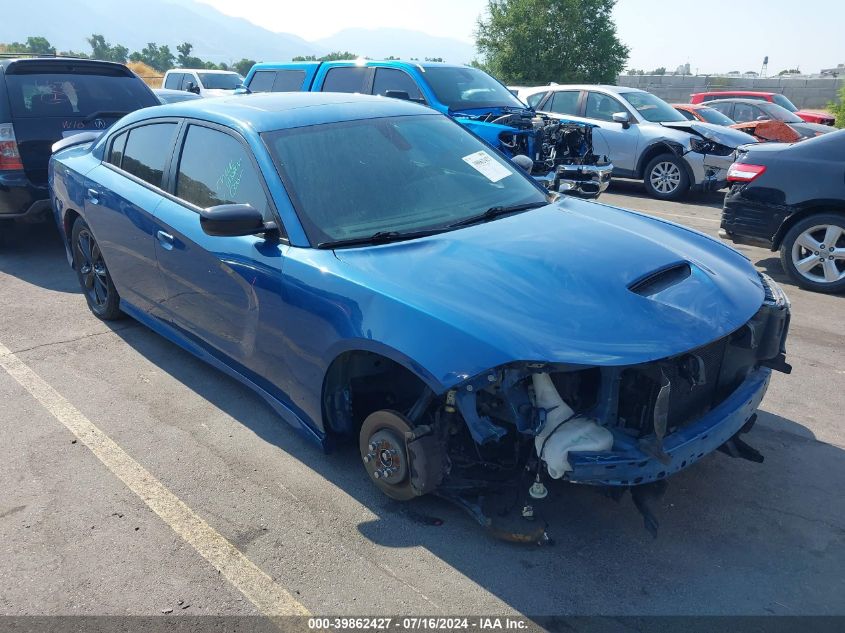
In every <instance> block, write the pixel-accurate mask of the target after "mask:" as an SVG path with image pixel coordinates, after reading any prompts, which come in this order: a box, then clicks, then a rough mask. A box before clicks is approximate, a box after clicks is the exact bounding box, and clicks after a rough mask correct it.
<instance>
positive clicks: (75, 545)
mask: <svg viewBox="0 0 845 633" xmlns="http://www.w3.org/2000/svg"><path fill="white" fill-rule="evenodd" d="M602 202H604V203H606V204H613V205H619V206H623V207H629V208H633V209H637V210H640V211H643V212H646V213H649V214H652V215H655V216H657V217H661V218H665V219H667V220H670V221H673V222H678V223H680V224H684V225H687V226H690V227H692V228H695V229H698V230H700V231H703V232H705V233H708V234H711V235H715V234H716V232H717V230H718V226H719V222H718V218H719V213H720V207H721V195H720V194H698V195H694V196H692V197H691V198H690V199H688V200H687V201H685V202H681V203H672V202H657V201H654V200H652V199H650V198H648V197H646V196H645V194H644V193H643V192H642V187H641V185H639V184H634V183H625V182H620V183H614V185H613V186H612V188H611V190H610V191H609V192H608V193H607V194H606V195H604V196H603V198H602ZM742 251H743V252H744V253H745V254H746V255H747V256H748V257H749V258H751V260H752V261H753V262H754V263H755V265H756V266H757V267H758V268H759V269H760V270H763V271H765V272H767V273H768V274H770V275H771V276H772V277H774V278H775V279H776V280H777V281H779V282H780V283H782V284H783V285H784V287H785V289H786V290H787V293H788V294H789V296H790V298H791V300H792V304H793V317H792V327H791V333H790V338H789V350H788V351H789V354H788V360H789V362H791V363H792V365H793V366H794V372H793V374H792V375H791V376H785V375H782V374H777V373H776V374H775V375H774V377H773V380H772V384H771V387H770V389H769V393H768V395H767V397H766V399H765V400H764V401H763V405H762V408H761V412H760V417H759V422H758V424H757V426H756V427H755V429H754V430H753V431H752V432H751V433H750V434H749V435H748V436H747V441H748V442H749V443H750V444H751V445H753V446H754V447H755V448H757V449H759V450H760V451H761V452H762V453H763V454H764V455H765V457H766V461H765V462H764V463H763V464H754V463H751V462H748V461H743V460H738V459H731V458H729V457H727V456H725V455H722V454H714V455H711V456H709V457H707V458H705V459H704V460H702V462H700V463H699V464H697V465H696V466H695V467H694V468H691V469H688V470H686V471H684V472H682V473H680V474H679V475H677V476H676V477H674V478H673V479H672V480H671V481H670V485H669V489H668V491H667V494H666V495H665V497H664V498H663V500H662V501H661V503H660V506H659V508H658V513H659V519H660V521H661V527H660V535H659V538H657V539H656V540H653V539H652V538H651V536H650V535H649V534H648V533H647V532H646V531H645V530H644V529H643V525H642V519H641V517H640V516H639V515H638V514H637V512H636V511H635V510H634V507H633V504H632V503H631V501H630V499H628V498H625V499H623V500H622V501H621V502H619V503H617V502H614V501H611V500H609V499H606V498H604V497H603V496H601V495H599V494H597V493H596V492H595V491H593V490H590V489H587V488H583V487H560V488H554V489H553V490H552V495H551V497H550V499H549V500H548V501H547V503H546V506H545V508H544V510H543V512H544V514H545V515H546V517H547V519H548V521H549V522H550V529H551V536H552V537H553V538H554V539H555V541H556V543H555V545H554V546H552V547H545V548H540V547H536V546H519V545H513V544H508V543H502V542H498V541H494V540H493V539H491V538H490V537H489V536H487V535H486V534H485V533H484V532H483V531H482V530H481V529H480V528H479V527H478V526H477V525H476V524H474V523H473V522H472V521H471V519H470V518H469V517H468V516H467V515H465V514H464V513H462V512H461V511H459V510H458V509H456V508H454V507H452V506H450V505H448V504H446V503H445V502H443V501H440V500H437V499H429V498H425V499H419V500H416V501H414V502H412V503H409V504H405V505H403V504H399V503H397V502H393V501H390V500H388V499H387V498H386V497H383V496H381V494H380V493H379V492H377V490H376V489H375V487H374V486H372V484H370V482H369V481H368V479H367V477H366V474H365V472H364V470H363V469H362V468H361V466H360V458H359V457H358V455H357V451H356V450H355V449H353V448H350V449H349V450H344V451H340V452H339V453H336V454H333V455H329V456H326V455H323V454H322V453H320V452H319V451H318V450H317V449H315V448H314V447H312V446H311V445H309V444H306V443H305V441H303V440H301V439H300V438H299V437H298V436H296V435H295V434H294V433H293V432H292V431H291V429H289V428H288V427H287V426H286V425H285V424H284V423H283V422H282V421H281V420H280V419H278V418H277V417H276V415H275V414H274V413H273V412H272V411H271V409H270V408H269V407H268V406H266V405H265V404H264V402H263V401H262V400H261V399H260V398H259V397H258V396H256V395H254V394H253V393H252V392H251V391H249V390H247V389H246V388H244V387H242V386H241V385H240V384H238V383H236V382H235V381H233V380H231V379H229V378H228V377H226V376H225V375H223V374H222V373H220V372H218V371H216V370H214V369H212V368H210V367H208V366H206V365H205V364H203V363H202V362H200V361H198V360H196V359H194V358H193V357H192V356H191V355H189V354H188V353H187V352H185V351H183V350H181V349H179V348H177V347H176V346H175V345H173V344H171V343H169V342H168V341H166V340H165V339H163V338H161V337H159V336H158V335H156V334H153V333H152V332H151V331H149V330H147V329H146V328H144V327H143V326H141V325H139V324H137V323H135V322H133V321H132V320H128V319H127V320H123V321H120V322H117V323H116V324H113V325H107V324H105V323H103V322H100V321H98V320H97V319H96V318H94V316H93V315H91V314H90V312H89V311H88V310H87V308H86V306H85V301H84V298H83V297H82V295H81V294H80V293H79V292H78V291H77V288H78V287H77V282H76V278H75V276H74V274H73V272H72V271H71V270H70V268H69V267H68V266H67V264H66V261H65V257H64V252H63V249H62V247H61V244H60V242H59V239H58V237H57V234H56V233H55V231H54V230H53V228H52V227H50V226H35V227H29V228H27V229H26V230H22V231H20V232H18V233H17V236H16V238H15V239H14V240H13V242H12V244H10V245H7V246H5V247H3V248H2V249H0V306H2V308H0V355H2V354H4V352H3V348H4V347H5V348H7V349H8V350H9V351H10V352H11V353H12V354H13V355H14V358H15V359H17V360H18V361H20V365H23V366H25V367H26V368H27V371H29V373H27V374H26V376H29V377H30V378H31V379H32V380H41V381H42V383H46V384H47V385H48V386H49V387H50V388H52V390H54V391H50V390H46V389H43V388H42V389H41V392H40V393H42V397H41V398H36V397H35V396H34V395H33V393H32V390H31V389H30V390H27V389H26V388H25V386H24V385H23V384H21V382H19V381H18V380H16V379H15V378H14V377H13V376H12V375H11V374H10V373H9V371H8V369H7V371H0V425H1V426H0V428H2V437H3V446H2V454H3V459H2V460H0V481H2V482H3V486H2V487H0V612H2V613H3V614H7V615H40V614H49V615H54V614H73V615H101V614H120V615H123V614H133V615H159V614H161V613H163V612H168V613H170V615H171V616H172V617H177V616H179V615H182V614H191V615H202V614H216V615H234V614H254V613H259V609H260V608H261V605H256V603H255V601H254V600H251V599H250V597H249V596H248V595H247V594H245V593H243V592H242V591H241V590H239V589H238V588H237V587H243V586H244V582H248V579H247V581H245V580H244V579H243V577H242V576H239V574H242V573H244V569H248V568H249V565H253V564H254V566H255V567H256V568H257V570H259V572H263V573H265V574H266V575H267V576H268V577H269V578H265V579H264V581H267V582H269V583H270V584H271V585H272V586H274V587H277V588H279V589H280V590H282V591H283V595H284V596H288V597H289V599H290V600H291V601H292V603H295V604H298V605H301V606H303V607H304V608H306V609H307V610H309V611H310V612H312V613H314V614H371V615H372V614H392V615H405V614H427V615H448V614H490V613H495V614H502V615H505V614H517V613H521V614H526V615H530V616H540V615H593V614H603V615H661V614H671V615H677V614H695V615H698V614H749V615H771V614H778V615H781V614H784V615H787V614H788V615H799V614H845V601H843V599H842V597H843V596H844V595H845V575H843V573H842V569H843V564H845V497H843V492H842V491H843V489H845V432H843V428H842V417H841V416H842V412H843V411H845V365H843V363H842V357H843V352H845V331H843V328H842V323H843V314H845V296H825V295H818V294H812V293H808V292H805V291H803V290H800V289H799V288H797V287H796V286H794V285H793V284H791V283H790V282H789V280H788V279H787V278H786V277H785V276H784V274H783V272H782V270H781V267H780V263H779V260H778V258H777V256H776V254H773V253H770V252H767V251H765V250H763V249H758V248H751V247H742ZM605 256H606V254H605ZM7 357H8V355H7ZM7 361H8V359H7ZM6 365H7V366H8V365H9V362H7V363H6ZM20 365H17V366H18V367H20ZM33 377H34V378H33ZM42 383H38V385H42V387H43V384H42ZM36 392H38V390H36ZM44 393H47V396H44ZM50 394H53V395H50ZM56 395H58V396H59V398H60V400H59V399H57V398H55V396H56ZM45 397H46V398H47V400H48V401H49V400H50V398H53V400H52V402H53V403H54V405H55V403H56V402H59V401H61V402H64V403H68V404H67V406H65V405H62V406H65V409H64V410H65V411H66V412H67V411H76V412H78V413H80V414H81V416H84V419H85V420H87V421H89V422H90V423H91V424H93V425H95V426H96V428H97V429H99V430H100V431H102V433H103V434H104V435H105V436H108V438H111V440H113V441H114V442H115V443H116V444H117V445H118V446H119V447H120V449H122V451H124V452H125V454H126V455H128V456H129V457H130V458H131V459H132V460H134V462H137V464H139V465H140V466H142V467H143V468H144V469H145V470H146V472H148V473H149V474H151V476H152V477H154V478H155V480H156V481H157V482H158V483H160V485H161V486H162V489H166V490H167V491H169V493H172V494H173V495H175V497H178V499H179V500H181V502H182V503H184V505H185V506H186V507H187V508H188V509H189V510H190V511H191V512H192V515H191V516H196V517H199V518H200V519H201V520H202V521H203V522H204V524H205V525H207V526H209V527H210V528H211V529H212V531H213V532H214V533H215V534H217V535H219V536H221V537H222V538H223V539H225V540H226V541H228V543H230V544H231V545H233V546H234V547H235V548H237V551H239V552H240V553H242V554H243V556H244V558H243V560H242V561H241V563H242V564H240V565H239V566H235V567H234V568H233V571H231V573H221V572H220V571H218V569H216V568H215V567H214V566H213V565H212V564H211V563H210V562H209V555H206V554H207V553H208V552H207V551H205V550H203V549H202V548H201V547H200V548H199V549H198V548H197V542H198V541H197V539H196V538H193V537H191V538H189V539H188V540H186V539H185V538H183V536H184V534H180V533H179V532H178V531H174V529H173V528H172V527H171V525H172V521H171V522H168V520H167V516H163V513H157V511H154V510H153V509H151V507H153V506H151V505H149V504H148V503H145V502H144V501H143V500H142V499H141V498H140V497H139V496H138V495H136V494H135V493H134V492H133V491H132V489H130V487H131V486H130V484H128V483H127V482H126V481H124V480H122V479H121V478H119V477H118V476H117V475H116V474H115V472H114V471H113V470H112V469H110V468H109V467H107V465H106V464H105V463H104V462H103V461H102V460H101V459H99V458H98V457H97V456H96V455H95V453H94V452H92V450H90V449H89V448H88V446H86V444H84V443H83V442H81V441H76V437H75V436H74V435H73V433H71V431H70V430H69V429H68V428H67V426H66V425H65V424H63V423H62V422H61V421H60V418H61V415H58V414H57V408H56V406H53V407H52V408H51V409H49V410H48V408H45V406H44V398H45ZM59 413H61V412H60V411H59ZM57 415H58V417H57ZM73 415H76V414H73ZM74 419H80V417H79V416H77V418H74ZM128 477H129V476H127V478H128ZM130 483H131V482H130ZM180 507H181V506H180ZM194 536H195V534H194ZM191 539H193V540H191ZM224 542H225V541H224ZM209 548H210V549H211V550H213V549H214V547H213V544H212V546H209ZM210 556H212V557H213V556H214V553H213V552H212V554H210ZM244 561H245V562H244ZM249 569H252V568H249ZM253 571H255V570H253ZM256 573H258V572H256ZM262 578H264V577H263V576H262ZM264 581H262V582H264ZM285 599H288V598H285Z"/></svg>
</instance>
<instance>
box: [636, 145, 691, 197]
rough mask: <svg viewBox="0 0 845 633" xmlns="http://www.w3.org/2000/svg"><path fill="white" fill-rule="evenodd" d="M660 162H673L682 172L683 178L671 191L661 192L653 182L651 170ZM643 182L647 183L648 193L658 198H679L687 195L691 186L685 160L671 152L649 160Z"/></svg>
mask: <svg viewBox="0 0 845 633" xmlns="http://www.w3.org/2000/svg"><path fill="white" fill-rule="evenodd" d="M660 163H672V164H673V165H675V166H676V167H677V168H678V171H679V172H680V174H681V179H680V181H679V182H678V186H677V188H676V189H675V190H674V191H672V192H671V193H661V192H659V191H657V190H656V189H655V188H654V187H653V186H652V184H651V172H652V171H653V170H654V168H655V167H656V166H657V165H659V164H660ZM643 183H644V184H645V189H646V191H647V192H648V195H650V196H652V197H653V198H657V199H658V200H678V199H679V198H682V197H683V196H685V195H686V194H687V192H688V191H689V188H690V181H689V174H687V167H686V165H684V161H683V160H681V159H680V158H678V157H677V156H676V155H675V154H669V153H666V154H660V155H659V156H655V157H654V158H652V159H651V160H650V161H649V163H648V165H646V168H645V171H644V172H643Z"/></svg>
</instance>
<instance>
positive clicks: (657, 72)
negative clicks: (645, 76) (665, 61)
mask: <svg viewBox="0 0 845 633" xmlns="http://www.w3.org/2000/svg"><path fill="white" fill-rule="evenodd" d="M649 74H650V75H665V74H666V67H665V66H661V67H660V68H655V69H654V70H652V71H651V72H650V73H649Z"/></svg>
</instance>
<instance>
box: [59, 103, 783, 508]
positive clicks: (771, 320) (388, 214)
mask: <svg viewBox="0 0 845 633" xmlns="http://www.w3.org/2000/svg"><path fill="white" fill-rule="evenodd" d="M82 141H87V142H82ZM65 143H67V144H70V143H76V144H75V145H73V146H70V147H65V148H64V149H61V148H60V149H59V151H58V152H57V153H56V154H54V156H53V158H52V160H51V162H50V169H49V182H50V187H51V192H52V202H53V205H54V211H55V216H56V220H57V223H58V227H59V229H60V231H61V233H62V235H63V237H64V242H65V245H66V247H67V256H68V261H69V262H70V263H71V264H72V265H73V267H74V269H75V271H76V274H77V276H78V278H79V283H80V285H81V288H82V291H83V292H84V293H85V297H86V299H87V302H88V305H89V307H90V309H91V310H92V312H93V313H94V314H95V315H96V316H98V317H99V318H101V319H106V320H108V319H115V318H118V317H120V316H122V315H124V314H125V315H129V316H131V317H133V318H135V319H137V320H138V321H140V322H141V323H143V324H145V325H147V326H148V327H149V328H151V329H152V330H154V331H156V332H158V333H160V334H161V335H163V336H165V337H166V338H168V339H170V340H171V341H173V342H174V343H176V344H177V345H179V346H181V347H183V348H184V349H186V350H188V351H190V352H192V353H193V354H195V355H197V356H198V357H200V358H202V359H204V360H205V361H207V362H208V363H210V364H212V365H213V366H215V367H217V368H219V369H221V370H223V371H225V372H226V373H228V374H230V375H231V376H233V377H235V378H236V379H237V380H239V381H241V382H243V383H245V384H246V385H248V386H250V387H251V388H252V389H254V390H255V391H256V392H257V393H259V394H260V395H261V396H262V397H263V398H265V399H266V400H267V401H268V402H269V403H270V404H271V405H272V406H273V407H274V408H275V410H276V411H278V413H279V415H280V416H281V417H283V418H284V419H285V420H287V421H288V422H289V423H290V424H291V425H293V426H294V427H295V428H296V429H297V430H298V431H300V432H301V433H302V434H303V435H305V436H306V437H308V438H309V439H311V440H313V441H314V442H315V443H317V444H319V445H320V446H322V447H324V448H326V449H328V448H330V447H331V446H333V445H337V444H340V443H343V442H352V443H355V444H357V445H358V447H359V450H360V453H361V459H362V462H363V464H364V467H365V470H366V473H367V475H368V476H369V477H370V478H371V479H372V481H373V483H374V484H375V485H376V486H378V487H379V488H380V489H381V490H382V491H383V492H384V493H385V494H387V495H389V496H390V497H393V498H396V499H411V498H413V497H417V496H420V495H424V494H427V493H437V494H439V495H441V496H444V497H447V498H450V499H452V500H454V501H457V502H459V503H461V504H462V505H463V506H464V507H465V508H467V509H469V510H470V511H472V512H473V514H474V515H475V516H476V517H477V518H479V520H480V521H481V522H482V523H485V524H488V525H489V524H490V518H489V516H488V515H487V514H486V512H487V511H486V510H485V508H484V506H483V504H481V503H480V501H479V500H480V499H482V498H484V497H485V495H486V494H487V492H489V490H490V489H491V488H492V489H500V488H501V487H503V486H505V487H508V486H514V487H516V489H517V490H518V492H519V494H522V495H523V496H525V499H526V500H528V501H530V502H531V503H536V504H539V503H542V502H541V501H540V499H542V498H543V497H544V496H545V494H546V492H547V488H546V484H547V483H549V482H550V480H555V479H557V480H562V481H566V482H572V483H580V484H590V485H596V486H609V487H614V488H617V489H618V490H626V489H631V490H632V491H634V492H636V491H637V490H638V489H642V488H643V487H644V486H645V485H647V484H653V483H654V482H658V483H660V482H662V480H663V479H665V478H666V477H668V476H669V475H671V474H673V473H675V472H677V471H679V470H681V469H683V468H687V467H689V466H691V465H692V464H694V463H695V462H696V461H698V460H699V459H701V458H702V457H703V456H705V455H707V454H708V453H710V452H712V451H714V450H715V449H717V448H722V449H723V450H725V451H727V452H729V453H731V454H734V455H738V456H745V457H749V458H751V459H757V458H758V457H759V455H758V454H757V453H756V452H755V451H754V450H753V449H751V448H750V447H748V446H747V445H746V444H745V443H744V442H743V441H742V439H741V438H740V434H741V433H743V432H746V431H748V430H749V429H750V427H751V426H752V425H753V423H754V419H755V410H756V408H757V406H758V404H759V403H760V401H761V399H762V398H763V395H764V393H765V391H766V388H767V385H768V383H769V377H770V374H771V371H772V369H779V370H782V371H788V370H789V366H788V365H787V364H786V363H785V360H784V349H785V348H784V342H785V338H786V333H787V328H788V323H789V303H788V301H787V299H786V297H785V296H784V294H783V293H782V291H781V290H780V288H779V287H778V286H777V285H776V284H775V283H774V282H773V281H772V280H771V279H769V278H768V277H765V276H763V275H760V274H758V273H757V272H756V271H755V269H754V267H753V266H752V265H751V263H750V262H749V261H748V260H747V259H746V258H745V257H743V256H742V255H740V254H739V253H738V252H736V251H735V250H733V249H731V248H729V247H727V246H725V245H723V244H721V243H720V242H718V241H716V240H714V239H711V238H709V237H707V236H704V235H702V234H700V233H697V232H695V231H691V230H689V229H686V228H682V227H679V226H676V225H674V224H671V223H669V222H666V221H663V220H658V219H655V218H651V217H647V216H643V215H641V214H638V213H634V212H631V211H626V210H623V209H618V208H613V207H610V206H606V205H602V204H598V203H594V202H589V201H585V200H581V199H578V198H572V197H568V196H560V195H558V194H551V193H549V192H548V191H547V190H545V189H544V188H543V187H541V186H539V185H538V184H537V183H536V182H535V181H534V180H533V179H532V178H530V177H529V176H528V175H527V174H525V173H524V171H523V170H522V169H520V168H519V167H517V166H515V165H514V164H512V162H511V161H510V160H508V159H507V158H506V157H504V156H503V155H501V154H500V153H499V152H498V151H497V150H495V149H494V148H492V147H490V146H489V145H487V144H485V143H484V142H483V141H481V140H479V139H478V138H477V137H476V136H474V135H472V134H470V133H468V132H467V131H466V130H465V129H463V128H462V127H461V126H460V125H458V124H457V123H455V122H454V121H453V120H452V119H450V118H449V117H446V116H443V115H441V114H439V113H436V112H434V111H433V110H431V109H429V108H426V107H423V106H421V105H418V104H415V103H412V102H409V101H407V100H394V99H382V98H378V97H373V96H362V95H344V94H314V93H295V94H287V95H250V96H243V97H231V98H221V99H214V100H203V101H200V102H185V103H179V104H171V105H166V106H158V107H153V108H147V109H145V110H141V111H138V112H135V113H133V114H131V115H129V116H126V117H124V118H123V119H121V120H120V121H119V122H118V123H117V124H115V125H114V126H113V127H112V128H111V129H109V130H108V131H107V132H105V133H104V134H103V135H102V136H101V137H100V138H99V139H97V140H95V141H91V139H90V138H88V139H86V138H77V139H75V140H74V139H68V140H66V141H65ZM638 505H639V504H638ZM520 507H523V506H520Z"/></svg>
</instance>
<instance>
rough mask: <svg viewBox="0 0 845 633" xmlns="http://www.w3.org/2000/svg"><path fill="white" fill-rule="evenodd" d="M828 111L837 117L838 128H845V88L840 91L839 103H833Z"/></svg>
mask: <svg viewBox="0 0 845 633" xmlns="http://www.w3.org/2000/svg"><path fill="white" fill-rule="evenodd" d="M827 109H828V110H830V111H831V112H832V113H833V116H835V117H836V127H838V128H845V86H843V87H842V88H841V89H840V90H839V103H836V102H833V101H831V102H830V103H829V104H828V105H827Z"/></svg>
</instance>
